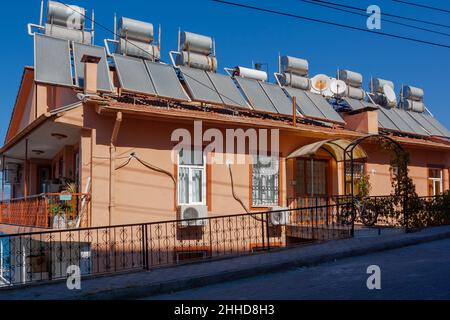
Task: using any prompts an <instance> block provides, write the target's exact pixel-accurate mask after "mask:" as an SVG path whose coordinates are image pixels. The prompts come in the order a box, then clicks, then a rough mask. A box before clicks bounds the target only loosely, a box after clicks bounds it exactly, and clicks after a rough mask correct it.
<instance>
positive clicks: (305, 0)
mask: <svg viewBox="0 0 450 320" xmlns="http://www.w3.org/2000/svg"><path fill="white" fill-rule="evenodd" d="M298 1H300V2H304V3H308V4H312V5H316V6H320V7H324V8H329V9H333V10H337V11H341V12H347V13H351V14H355V15H358V16H362V17H365V18H367V14H364V13H359V12H354V11H350V10H346V9H341V8H338V7H334V6H332V5H327V4H323V3H320V2H317V1H311V0H298ZM381 20H382V21H384V22H389V23H393V24H397V25H400V26H404V27H408V28H413V29H417V30H422V31H426V32H431V33H436V34H440V35H443V36H447V37H450V33H445V32H440V31H436V30H431V29H427V28H423V27H418V26H414V25H411V24H407V23H402V22H398V21H394V20H390V19H386V18H381Z"/></svg>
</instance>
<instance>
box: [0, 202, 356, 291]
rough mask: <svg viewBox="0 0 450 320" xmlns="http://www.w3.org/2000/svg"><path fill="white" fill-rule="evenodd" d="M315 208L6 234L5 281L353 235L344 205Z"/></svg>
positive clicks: (200, 257) (247, 251) (246, 251)
mask: <svg viewBox="0 0 450 320" xmlns="http://www.w3.org/2000/svg"><path fill="white" fill-rule="evenodd" d="M311 209H312V208H298V209H292V210H288V211H271V212H263V213H254V214H238V215H229V216H218V217H209V218H202V219H191V220H183V221H181V220H174V221H165V222H154V223H145V224H133V225H122V226H110V227H97V228H80V229H73V230H53V231H47V232H34V233H24V234H16V235H2V236H0V241H2V243H3V247H4V248H6V249H4V254H3V257H2V259H3V266H4V268H3V277H4V279H6V280H7V285H6V287H11V286H18V285H26V284H30V283H35V282H45V281H51V280H58V279H66V278H67V268H68V267H69V266H77V267H79V268H80V273H81V275H83V276H92V275H101V274H113V273H120V272H129V271H135V270H150V269H152V268H157V267H164V266H172V265H176V264H181V263H186V262H194V261H202V260H205V259H214V258H219V257H230V256H238V255H246V254H252V253H255V252H260V251H268V250H273V249H276V248H284V247H290V246H296V245H300V244H304V243H308V242H311V241H317V240H330V239H340V238H348V237H350V236H351V225H349V224H347V223H344V222H343V220H342V219H341V218H340V217H339V212H340V211H339V209H338V206H336V205H332V206H330V205H327V206H318V207H316V208H314V210H313V211H312V210H311ZM187 222H188V223H187ZM199 222H201V223H200V224H204V225H202V226H195V225H197V224H199ZM205 222H206V223H205ZM186 224H188V225H191V226H188V227H186ZM5 252H6V254H5ZM0 286H1V285H0Z"/></svg>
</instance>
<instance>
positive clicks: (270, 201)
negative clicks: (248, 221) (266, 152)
mask: <svg viewBox="0 0 450 320" xmlns="http://www.w3.org/2000/svg"><path fill="white" fill-rule="evenodd" d="M278 197H279V159H278V158H275V157H267V156H255V157H254V159H253V168H252V205H253V206H254V207H263V206H264V207H267V206H277V205H278V204H279V201H278Z"/></svg>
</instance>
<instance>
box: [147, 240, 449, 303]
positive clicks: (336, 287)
mask: <svg viewBox="0 0 450 320" xmlns="http://www.w3.org/2000/svg"><path fill="white" fill-rule="evenodd" d="M371 265H377V266H379V267H380V270H381V289H380V290H369V289H368V288H367V284H366V283H367V279H368V277H369V276H370V275H369V274H367V268H368V267H369V266H371ZM148 299H157V300H167V299H170V300H172V299H174V300H198V299H200V300H210V299H213V300H222V299H226V300H246V299H251V300H284V299H287V300H297V299H307V300H308V299H326V300H328V299H450V239H448V240H442V241H436V242H430V243H426V244H422V245H417V246H412V247H406V248H402V249H396V250H391V251H385V252H380V253H376V254H370V255H366V256H360V257H354V258H349V259H344V260H340V261H336V262H333V263H327V264H323V265H319V266H315V267H309V268H299V269H295V270H291V271H285V272H280V273H272V274H268V275H264V276H258V277H254V278H247V279H242V280H238V281H232V282H227V283H222V284H217V285H211V286H207V287H203V288H199V289H194V290H188V291H181V292H176V293H173V294H165V295H159V296H153V297H149V298H148Z"/></svg>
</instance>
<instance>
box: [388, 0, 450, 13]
mask: <svg viewBox="0 0 450 320" xmlns="http://www.w3.org/2000/svg"><path fill="white" fill-rule="evenodd" d="M393 1H394V2H399V3H403V4H406V5H409V6H415V7H420V8H425V9H430V10H435V11H440V12H445V13H450V10H447V9H442V8H437V7H432V6H427V5H424V4H420V3H414V2H408V1H403V0H393Z"/></svg>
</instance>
